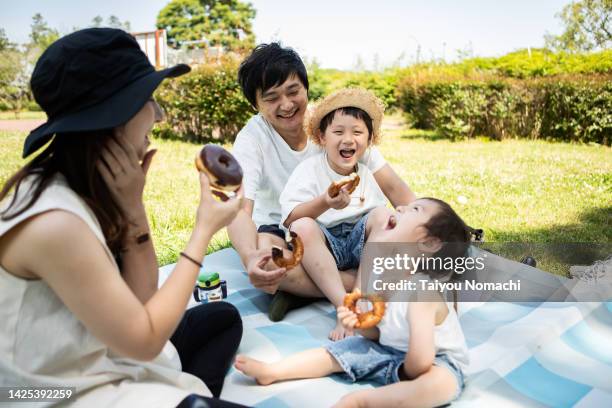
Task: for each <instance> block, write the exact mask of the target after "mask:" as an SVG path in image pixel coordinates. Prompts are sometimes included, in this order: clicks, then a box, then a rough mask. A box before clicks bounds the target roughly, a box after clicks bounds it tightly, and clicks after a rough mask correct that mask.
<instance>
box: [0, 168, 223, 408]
mask: <svg viewBox="0 0 612 408" xmlns="http://www.w3.org/2000/svg"><path fill="white" fill-rule="evenodd" d="M30 181H31V179H30ZM30 186H31V184H30V183H29V182H28V180H25V181H24V182H23V183H22V185H21V188H20V189H19V194H18V196H17V203H22V202H23V201H22V200H24V199H27V198H29V197H30V194H31V191H29V188H30ZM11 199H12V198H8V199H7V200H5V201H4V202H3V203H2V204H1V205H0V208H6V206H7V205H8V203H9V202H10V201H11ZM13 208H21V205H19V204H18V205H17V207H13ZM49 210H63V211H69V212H71V213H73V214H75V215H77V216H78V217H80V218H81V219H82V220H83V221H84V222H85V223H86V224H87V225H88V226H89V228H91V230H92V231H93V233H94V234H95V235H96V237H98V239H99V240H100V245H102V246H103V247H104V250H105V251H106V254H107V255H108V257H109V259H110V260H111V262H113V264H114V265H115V266H116V264H115V261H114V259H113V256H112V254H111V252H110V250H109V249H108V247H107V246H106V243H105V240H104V236H103V233H102V230H101V229H100V225H99V223H98V221H97V219H96V218H95V216H94V214H93V212H92V211H91V209H90V208H89V207H88V206H87V205H86V204H85V202H84V201H83V200H82V199H81V198H80V197H79V196H78V195H77V194H76V193H74V191H73V190H72V189H70V188H69V186H68V184H67V182H66V180H65V178H64V177H63V176H61V175H58V176H56V177H55V178H54V179H53V181H52V182H51V183H50V185H49V186H48V187H47V188H46V189H45V190H44V192H43V193H42V195H41V196H40V198H39V199H38V200H37V201H36V202H35V203H34V205H33V206H32V207H30V208H29V209H28V210H26V211H25V212H24V213H22V214H20V215H19V216H17V217H15V218H13V219H11V220H8V221H2V220H1V219H0V237H2V236H3V235H4V234H6V233H7V232H8V231H9V230H10V229H11V228H13V227H15V226H16V225H17V224H19V223H21V222H23V221H24V220H27V219H28V218H30V217H32V216H34V215H37V214H40V213H43V212H46V211H49ZM11 212H13V209H11ZM49 239H61V237H54V236H50V237H49ZM74 250H75V251H78V248H75V249H74ZM32 256H34V257H35V256H36V254H32ZM39 262H40V264H41V265H44V263H45V260H44V259H40V260H39ZM83 273H87V271H86V270H84V271H83ZM116 273H119V270H118V268H117V269H116ZM92 301H98V300H94V299H92ZM99 301H108V299H106V300H105V299H99ZM0 322H2V323H1V324H0V386H3V387H8V386H20V387H24V386H30V387H32V386H37V387H38V386H55V387H59V386H61V387H76V394H77V398H76V399H73V400H71V401H70V402H71V404H75V405H76V406H87V407H99V406H104V407H107V406H126V407H137V406H146V407H173V406H176V405H177V404H178V403H179V402H180V401H181V400H182V399H183V398H185V396H187V395H189V394H191V393H196V394H201V395H205V396H210V395H211V394H210V392H209V391H208V389H207V388H206V386H205V385H204V383H203V382H202V381H201V380H200V379H199V378H197V377H195V376H193V375H190V374H187V373H183V372H181V365H180V360H179V358H178V354H177V352H176V349H175V348H174V347H173V346H172V344H171V343H170V342H167V343H166V346H165V347H164V350H163V351H162V352H161V353H160V355H159V356H157V357H156V358H155V359H154V360H153V361H150V362H141V361H136V360H131V359H127V358H122V357H119V356H117V355H115V354H113V352H112V351H111V350H109V349H108V347H106V345H105V344H103V343H102V342H100V341H99V340H98V339H97V338H96V337H94V336H93V335H92V334H91V333H90V332H89V331H88V330H87V329H86V328H85V326H83V324H82V323H81V322H80V321H79V320H77V318H76V317H75V316H74V315H73V314H72V312H71V311H70V310H68V308H66V306H65V305H64V304H63V303H62V301H61V300H60V299H59V298H58V297H57V296H56V295H55V293H54V292H53V290H51V288H50V287H49V286H48V285H47V284H46V283H45V282H44V281H42V280H26V279H21V278H19V277H16V276H15V275H12V274H10V273H9V272H8V271H6V270H5V269H4V268H3V267H2V265H0ZM52 404H53V403H52V402H47V403H41V405H39V406H44V405H52ZM21 405H22V404H20V403H15V406H18V407H20V406H21Z"/></svg>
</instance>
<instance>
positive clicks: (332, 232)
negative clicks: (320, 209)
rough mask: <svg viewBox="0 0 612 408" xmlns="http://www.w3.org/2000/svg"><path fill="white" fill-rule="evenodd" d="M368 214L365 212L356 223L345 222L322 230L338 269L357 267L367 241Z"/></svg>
mask: <svg viewBox="0 0 612 408" xmlns="http://www.w3.org/2000/svg"><path fill="white" fill-rule="evenodd" d="M367 221H368V214H365V215H364V216H363V217H361V218H360V219H359V221H357V222H356V223H355V224H349V223H347V222H344V223H342V224H338V225H334V226H333V227H331V228H326V227H324V226H322V225H321V230H322V231H323V234H324V235H325V238H326V239H327V246H328V248H329V250H330V251H331V253H332V255H333V256H334V259H335V260H336V265H338V270H340V271H345V270H347V269H357V267H359V260H360V258H361V252H362V251H363V245H364V243H365V232H366V224H367Z"/></svg>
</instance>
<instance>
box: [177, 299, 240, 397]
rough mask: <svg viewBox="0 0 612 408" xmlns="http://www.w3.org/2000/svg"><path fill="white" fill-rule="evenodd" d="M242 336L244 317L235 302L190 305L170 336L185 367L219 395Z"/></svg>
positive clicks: (186, 370) (213, 392) (214, 394)
mask: <svg viewBox="0 0 612 408" xmlns="http://www.w3.org/2000/svg"><path fill="white" fill-rule="evenodd" d="M241 338H242V319H241V318H240V313H238V309H236V308H235V307H234V305H232V304H231V303H227V302H212V303H205V304H201V305H198V306H195V307H193V308H191V309H188V310H187V311H186V312H185V315H184V316H183V318H182V319H181V322H180V323H179V326H178V327H177V329H176V331H175V332H174V334H173V335H172V337H171V338H170V341H171V342H172V344H174V347H176V349H177V351H178V354H179V357H180V359H181V364H182V366H183V371H185V372H187V373H190V374H193V375H195V376H196V377H199V378H200V379H201V380H202V381H204V383H205V384H206V386H207V387H208V389H209V390H210V392H211V393H212V394H213V396H215V397H216V398H218V397H219V395H221V389H222V388H223V380H224V379H225V374H227V372H228V370H229V368H230V365H231V364H232V361H233V359H234V355H235V354H236V350H238V345H239V344H240V339H241Z"/></svg>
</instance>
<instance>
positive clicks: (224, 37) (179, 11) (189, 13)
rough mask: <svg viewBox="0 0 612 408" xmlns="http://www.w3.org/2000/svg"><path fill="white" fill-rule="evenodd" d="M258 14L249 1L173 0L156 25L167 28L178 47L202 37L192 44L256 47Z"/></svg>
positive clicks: (239, 49) (228, 47) (242, 47)
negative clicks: (255, 23) (256, 14)
mask: <svg viewBox="0 0 612 408" xmlns="http://www.w3.org/2000/svg"><path fill="white" fill-rule="evenodd" d="M255 13H256V12H255V9H254V8H253V6H252V5H251V4H250V3H246V2H242V1H240V0H172V1H170V3H168V4H167V5H166V6H165V7H164V8H163V9H162V10H161V11H160V12H159V15H158V16H157V28H160V29H166V32H167V35H168V42H169V43H170V44H171V45H172V46H173V47H175V48H179V47H180V46H181V44H182V43H185V42H189V41H202V40H203V42H202V43H195V44H191V46H195V47H201V48H204V47H207V46H208V47H215V46H222V47H223V48H225V50H227V51H242V50H246V49H251V48H253V47H254V46H255V35H254V34H253V26H252V20H253V19H254V18H255Z"/></svg>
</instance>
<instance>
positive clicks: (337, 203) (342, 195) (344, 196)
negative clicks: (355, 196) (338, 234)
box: [323, 186, 351, 210]
mask: <svg viewBox="0 0 612 408" xmlns="http://www.w3.org/2000/svg"><path fill="white" fill-rule="evenodd" d="M323 195H324V196H325V203H326V204H327V205H328V206H329V208H333V209H334V210H341V209H343V208H346V207H347V206H348V205H349V204H350V203H351V195H350V194H349V193H348V187H347V186H344V187H342V188H341V189H340V192H339V193H338V195H337V196H335V197H334V198H332V197H330V196H329V194H328V193H327V191H326V192H325V193H323Z"/></svg>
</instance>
